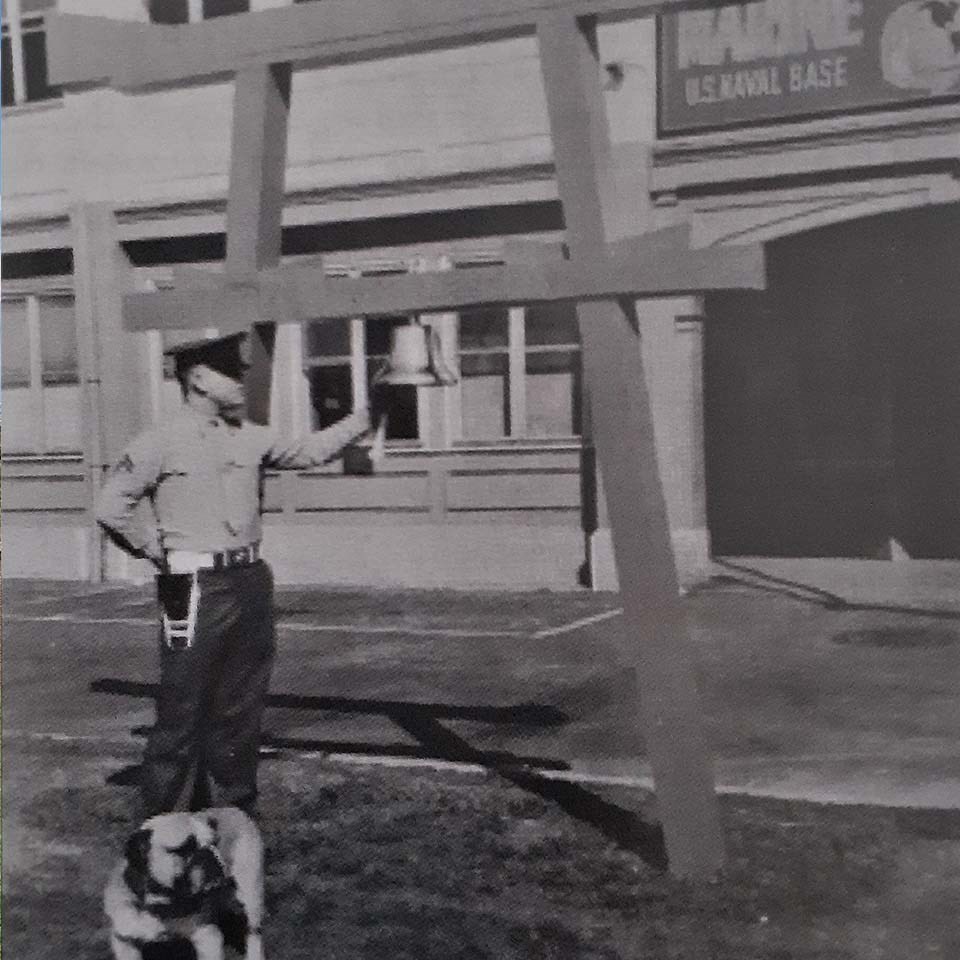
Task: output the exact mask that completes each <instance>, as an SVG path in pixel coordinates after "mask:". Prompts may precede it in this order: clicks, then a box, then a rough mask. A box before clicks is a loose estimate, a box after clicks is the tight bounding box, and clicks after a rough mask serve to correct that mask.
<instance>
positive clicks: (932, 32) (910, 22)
mask: <svg viewBox="0 0 960 960" xmlns="http://www.w3.org/2000/svg"><path fill="white" fill-rule="evenodd" d="M880 59H881V63H882V67H883V78H884V80H886V81H887V83H890V84H892V85H893V86H895V87H898V88H899V89H901V90H925V91H928V92H930V93H933V94H946V93H951V92H953V91H958V92H960V0H912V2H910V3H904V4H902V5H901V6H899V7H897V9H896V10H894V11H893V13H892V14H891V15H890V16H889V18H888V19H887V22H886V24H884V27H883V34H882V36H881V38H880Z"/></svg>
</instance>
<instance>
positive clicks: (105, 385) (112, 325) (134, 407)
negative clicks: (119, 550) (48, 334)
mask: <svg viewBox="0 0 960 960" xmlns="http://www.w3.org/2000/svg"><path fill="white" fill-rule="evenodd" d="M70 220H71V227H72V230H73V276H74V298H75V307H76V322H77V343H78V346H79V351H80V356H79V360H80V371H81V386H82V389H81V397H82V402H83V418H82V419H83V424H84V427H85V436H84V441H83V447H84V459H85V460H86V463H87V469H88V471H89V475H90V516H91V521H90V522H91V527H92V526H93V519H92V517H93V503H94V499H95V497H96V495H97V492H98V491H99V489H100V482H101V479H102V477H103V474H104V472H105V471H106V469H107V468H108V467H109V466H110V465H111V464H113V463H114V462H115V461H116V460H117V459H118V457H119V456H120V453H121V451H122V450H123V448H124V447H125V446H126V445H127V443H129V442H130V440H131V438H132V437H133V436H134V435H135V434H136V433H137V432H139V430H141V429H142V428H143V426H144V423H145V421H146V420H148V419H149V414H148V410H147V406H148V403H149V398H148V397H147V396H146V392H145V391H143V392H142V391H141V389H140V385H141V384H142V383H144V379H143V377H142V375H141V374H142V370H141V368H140V351H139V343H138V338H137V336H136V335H135V334H131V333H129V332H128V331H127V330H124V328H123V296H124V294H125V293H127V292H129V291H131V290H132V289H133V278H132V274H131V270H130V264H129V261H128V260H127V258H126V255H125V254H124V252H123V248H122V247H121V246H120V243H119V241H118V239H117V223H116V217H115V216H114V212H113V209H112V207H111V206H110V205H109V204H105V203H78V204H77V205H76V206H74V207H73V209H72V210H71V212H70ZM96 542H97V544H98V546H97V548H96V549H95V550H94V551H93V556H92V558H91V560H92V562H91V564H90V569H91V573H92V578H93V579H95V580H100V579H103V578H105V577H106V574H107V572H108V571H106V570H105V569H104V564H105V552H104V543H103V541H102V538H101V537H100V535H99V534H97V535H96Z"/></svg>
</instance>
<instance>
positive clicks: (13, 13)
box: [0, 0, 63, 110]
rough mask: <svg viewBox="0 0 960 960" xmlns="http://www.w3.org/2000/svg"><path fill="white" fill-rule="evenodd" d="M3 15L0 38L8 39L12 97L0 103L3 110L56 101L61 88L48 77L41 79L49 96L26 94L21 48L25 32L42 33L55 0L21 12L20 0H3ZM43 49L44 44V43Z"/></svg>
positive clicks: (61, 98)
mask: <svg viewBox="0 0 960 960" xmlns="http://www.w3.org/2000/svg"><path fill="white" fill-rule="evenodd" d="M4 7H5V11H6V15H5V16H4V17H3V19H2V21H0V34H2V36H3V39H5V40H9V41H10V60H11V71H10V80H11V86H12V87H13V100H12V102H11V103H8V104H5V105H4V106H3V109H4V110H14V109H17V108H20V107H25V106H35V105H37V104H59V103H61V102H62V100H63V91H62V90H61V89H60V88H59V87H55V86H52V85H51V84H50V82H49V77H48V78H47V79H46V80H45V81H44V84H45V87H46V88H47V89H48V90H51V91H53V92H52V93H51V94H50V96H45V97H29V96H28V85H29V84H28V80H29V77H28V73H27V56H26V50H25V48H24V42H23V41H24V37H25V36H27V35H28V34H36V33H40V34H45V33H46V28H45V23H44V21H45V20H46V16H47V13H48V12H49V10H55V9H56V2H55V0H51V3H50V7H49V8H48V9H46V10H40V11H31V12H30V13H28V14H26V15H24V14H23V13H22V12H21V7H20V0H4ZM44 50H46V46H45V45H44Z"/></svg>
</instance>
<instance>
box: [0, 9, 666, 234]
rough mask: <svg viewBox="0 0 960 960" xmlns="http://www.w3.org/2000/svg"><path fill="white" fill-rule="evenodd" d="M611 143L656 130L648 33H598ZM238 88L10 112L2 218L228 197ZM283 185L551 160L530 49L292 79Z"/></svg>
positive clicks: (444, 54)
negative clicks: (107, 203) (98, 204)
mask: <svg viewBox="0 0 960 960" xmlns="http://www.w3.org/2000/svg"><path fill="white" fill-rule="evenodd" d="M60 7H61V9H62V10H64V11H66V12H82V13H85V14H86V13H98V12H107V11H109V14H110V15H111V16H114V17H118V16H124V17H126V18H130V19H135V18H140V19H142V17H143V9H142V5H141V4H140V3H139V2H135V0H116V2H113V0H110V2H106V0H97V2H88V0H82V2H81V0H64V2H61V4H60ZM601 50H602V56H603V60H604V61H605V62H610V61H617V62H618V63H620V64H621V65H622V67H623V84H622V86H621V87H620V88H619V89H617V90H612V89H611V90H610V91H608V93H607V101H608V106H609V110H610V118H611V128H612V135H613V139H614V141H615V142H618V143H619V142H626V141H638V140H642V141H647V142H648V141H649V140H650V139H651V138H652V132H653V90H654V82H653V77H654V68H653V61H652V54H653V43H652V27H651V25H650V24H649V23H647V22H634V23H625V24H617V25H611V26H606V27H604V28H603V29H602V31H601ZM232 99H233V91H232V86H231V85H230V84H211V85H203V86H193V87H185V88H182V89H175V90H169V89H168V90H164V91H160V92H151V93H138V94H119V93H114V92H113V91H110V90H103V89H98V90H91V91H86V92H82V93H69V92H68V93H67V94H66V96H65V98H64V100H63V102H62V103H54V104H44V105H42V106H32V107H27V108H23V109H21V110H17V111H13V112H5V115H4V126H5V130H4V133H5V134H6V136H5V137H4V138H3V197H4V220H5V221H9V220H23V219H30V218H35V217H40V216H49V215H51V214H53V213H57V212H59V213H65V212H66V210H67V208H68V206H69V203H70V200H71V198H83V199H87V200H101V199H102V200H111V201H114V202H115V203H116V204H117V205H118V206H121V207H123V206H132V205H162V204H167V203H177V202H184V201H198V200H208V199H218V198H219V199H222V198H223V197H224V196H225V195H226V188H227V170H228V165H229V151H230V120H231V111H232ZM288 158H289V161H288V162H289V166H288V179H287V183H288V188H289V189H291V190H297V191H301V190H325V189H330V188H334V187H337V188H343V187H353V186H363V185H365V184H371V183H387V182H391V181H396V180H408V179H413V180H417V179H424V178H431V177H439V176H449V175H453V174H460V173H465V172H470V171H482V170H495V169H501V168H505V167H506V168H509V167H515V166H522V165H526V164H531V163H543V162H547V161H548V160H549V158H550V145H549V138H548V135H547V121H546V110H545V105H544V97H543V91H542V84H541V80H540V76H539V66H538V62H537V57H536V46H535V42H534V40H533V39H532V38H527V39H518V40H509V41H500V42H496V43H488V44H482V45H478V46H471V47H465V48H462V49H458V50H447V51H439V52H432V53H426V54H419V55H415V56H406V57H400V58H393V59H390V60H381V61H372V62H367V63H361V64H350V65H345V66H339V67H332V68H328V69H326V70H322V71H320V70H312V71H300V72H298V73H297V74H296V76H295V79H294V93H293V99H292V107H291V127H290V144H289V152H288Z"/></svg>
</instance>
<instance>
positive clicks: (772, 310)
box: [705, 205, 960, 559]
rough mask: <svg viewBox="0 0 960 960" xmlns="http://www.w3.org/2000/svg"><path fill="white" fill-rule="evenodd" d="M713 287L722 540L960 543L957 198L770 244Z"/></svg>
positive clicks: (768, 551) (711, 463)
mask: <svg viewBox="0 0 960 960" xmlns="http://www.w3.org/2000/svg"><path fill="white" fill-rule="evenodd" d="M767 253H768V270H769V272H768V284H769V286H768V290H767V291H765V292H763V293H724V294H717V295H714V296H711V297H710V298H708V304H707V316H708V323H707V334H706V338H707V339H706V367H705V403H706V411H705V415H706V438H707V488H708V497H707V501H708V516H709V523H710V531H711V537H712V541H713V549H714V552H715V553H716V554H718V555H729V556H745V555H768V556H823V557H871V558H878V559H879V558H885V557H889V556H890V554H891V549H892V548H895V545H894V542H895V543H896V544H899V545H900V547H902V548H903V549H904V550H905V551H906V552H907V553H908V554H909V555H910V556H913V557H928V558H948V557H960V439H958V438H960V433H958V423H960V208H958V207H957V206H956V205H953V206H949V207H931V208H926V209H922V210H916V211H909V212H906V213H897V214H887V215H883V216H879V217H871V218H868V219H863V220H858V221H854V222H851V223H846V224H838V225H835V226H831V227H827V228H823V229H820V230H816V231H811V232H809V233H805V234H799V235H796V236H793V237H789V238H785V239H783V240H778V241H775V242H773V243H771V244H769V245H768V249H767Z"/></svg>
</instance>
